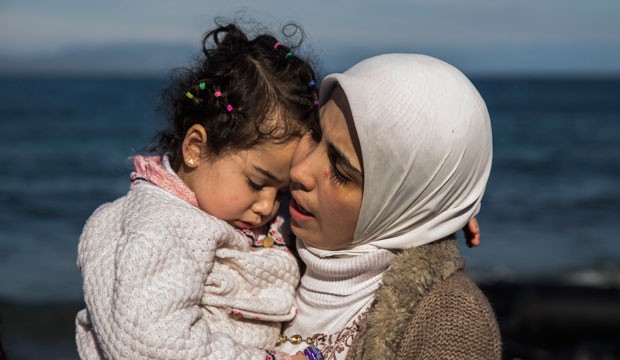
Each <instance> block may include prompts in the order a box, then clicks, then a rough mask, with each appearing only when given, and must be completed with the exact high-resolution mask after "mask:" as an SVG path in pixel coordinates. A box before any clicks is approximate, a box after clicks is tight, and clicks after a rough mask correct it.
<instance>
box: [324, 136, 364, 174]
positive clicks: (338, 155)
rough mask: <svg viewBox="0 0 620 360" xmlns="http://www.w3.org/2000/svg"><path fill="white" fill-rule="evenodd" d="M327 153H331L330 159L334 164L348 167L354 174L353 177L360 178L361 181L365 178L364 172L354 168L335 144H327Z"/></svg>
mask: <svg viewBox="0 0 620 360" xmlns="http://www.w3.org/2000/svg"><path fill="white" fill-rule="evenodd" d="M327 151H328V153H329V157H330V158H332V159H333V161H334V162H336V163H338V164H341V165H342V166H344V167H346V168H347V169H348V170H349V171H350V172H352V173H353V174H352V175H355V176H359V178H360V179H363V178H364V175H363V174H362V171H361V170H360V169H358V168H356V167H355V166H353V164H351V161H349V158H347V157H346V156H345V155H344V153H343V152H342V151H340V150H339V149H338V148H337V147H336V146H335V145H334V144H332V143H330V142H327Z"/></svg>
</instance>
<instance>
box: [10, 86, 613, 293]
mask: <svg viewBox="0 0 620 360" xmlns="http://www.w3.org/2000/svg"><path fill="white" fill-rule="evenodd" d="M473 81H474V83H475V85H476V86H477V88H478V89H479V91H480V93H481V94H482V96H483V97H484V98H485V100H486V102H487V105H488V108H489V112H490V114H491V119H492V124H493V136H494V161H493V169H492V172H491V178H490V181H489V185H488V188H487V192H486V195H485V198H484V201H483V206H482V210H481V213H480V214H479V220H480V224H481V228H482V246H481V247H479V248H477V249H473V250H470V249H464V253H465V256H466V259H467V262H468V266H469V269H470V271H471V273H472V274H473V275H474V276H478V277H479V278H481V279H489V278H493V277H503V278H504V279H510V278H511V277H516V278H519V277H527V276H563V275H565V274H568V273H571V274H575V272H579V271H581V272H579V273H580V274H582V275H581V276H582V277H584V276H587V274H590V275H589V276H590V277H591V278H592V277H594V278H595V277H596V274H595V273H596V272H597V271H599V272H600V271H603V272H604V274H607V275H608V273H609V272H610V269H611V270H613V269H616V270H617V269H618V264H620V241H618V236H619V235H620V78H615V79H608V78H492V77H481V78H475V77H474V78H473ZM165 84H166V79H165V78H163V77H162V78H103V77H99V78H98V77H92V78H86V77H74V78H66V77H58V78H54V77H44V78H21V77H4V78H0V121H1V127H0V169H2V171H0V299H8V300H13V301H26V302H45V301H74V300H79V299H81V296H82V294H81V284H80V281H81V279H80V275H79V273H78V270H77V268H76V266H75V258H76V248H77V244H78V238H79V235H80V231H81V228H82V226H83V225H84V222H85V221H86V219H87V217H88V216H89V215H90V214H91V213H92V211H93V210H94V209H95V208H96V207H97V206H98V205H100V204H102V203H104V202H107V201H111V200H114V199H115V198H117V197H119V196H122V195H123V194H124V193H125V192H126V191H127V188H128V185H129V182H128V176H129V172H130V169H131V168H130V164H129V162H128V160H127V159H128V157H129V156H131V155H133V154H136V153H137V152H140V151H141V150H142V149H143V148H144V147H145V146H146V145H147V144H148V143H149V141H151V139H152V138H153V136H154V135H155V132H156V131H157V130H159V129H161V127H162V126H163V125H164V121H163V119H162V117H161V116H160V114H158V113H156V112H155V111H154V108H155V105H156V102H157V96H158V94H159V92H160V90H161V89H162V88H163V87H164V86H165ZM601 274H602V275H604V274H603V273H601ZM617 274H620V271H618V272H617V273H616V277H613V276H612V279H611V280H613V281H616V283H617V284H620V280H618V276H619V275H617ZM602 275H600V276H602ZM594 278H592V279H594ZM614 279H615V280H614Z"/></svg>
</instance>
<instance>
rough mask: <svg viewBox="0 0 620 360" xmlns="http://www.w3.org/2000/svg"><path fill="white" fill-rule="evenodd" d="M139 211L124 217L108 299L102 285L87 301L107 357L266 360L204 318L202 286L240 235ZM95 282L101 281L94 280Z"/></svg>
mask: <svg viewBox="0 0 620 360" xmlns="http://www.w3.org/2000/svg"><path fill="white" fill-rule="evenodd" d="M170 206H171V205H170V204H168V207H162V208H157V206H155V207H154V208H153V207H149V208H148V209H145V208H139V209H136V211H135V212H133V213H132V214H134V215H135V216H133V215H131V216H127V217H126V218H125V219H123V220H122V221H123V225H122V226H123V228H124V229H125V230H123V231H122V236H121V237H120V239H119V242H118V244H117V246H116V248H115V250H114V254H113V256H114V264H113V266H112V267H113V273H109V274H107V275H108V276H111V277H112V279H111V280H110V281H109V284H110V285H111V290H110V291H109V295H110V298H109V299H107V300H106V299H104V297H105V296H100V294H97V292H96V287H91V289H93V291H91V292H90V293H87V291H86V290H88V288H86V287H85V299H86V303H87V307H88V311H89V313H90V317H91V321H92V323H93V330H94V333H95V334H96V338H97V342H98V345H99V347H100V350H101V352H102V354H103V355H104V357H105V358H108V359H179V360H181V359H231V360H232V359H261V360H262V359H265V354H266V353H265V351H264V350H260V349H252V348H244V347H243V346H241V345H239V344H238V343H236V342H235V341H234V340H233V339H232V338H230V337H229V336H227V335H225V334H222V333H214V332H212V331H211V330H210V328H209V324H208V323H207V321H206V319H205V318H204V317H203V316H202V310H201V307H200V304H201V298H202V293H203V284H204V282H205V279H206V277H207V276H208V273H209V271H210V270H211V268H212V266H213V258H214V252H215V249H216V248H218V247H219V246H220V245H221V244H223V243H226V242H228V241H233V240H234V239H233V237H235V236H237V235H236V233H235V232H234V230H232V229H228V228H227V227H226V226H223V224H220V222H218V221H216V220H214V221H207V220H208V219H205V217H202V216H198V217H197V216H196V214H197V212H195V211H180V212H179V211H178V209H177V210H176V211H175V210H171V209H170ZM95 281H96V280H95Z"/></svg>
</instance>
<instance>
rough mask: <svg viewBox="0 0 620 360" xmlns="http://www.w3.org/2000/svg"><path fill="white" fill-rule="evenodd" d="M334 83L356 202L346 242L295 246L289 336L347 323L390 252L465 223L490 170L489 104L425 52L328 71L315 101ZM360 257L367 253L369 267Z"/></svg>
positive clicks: (369, 294) (367, 300)
mask: <svg viewBox="0 0 620 360" xmlns="http://www.w3.org/2000/svg"><path fill="white" fill-rule="evenodd" d="M336 84H339V85H340V86H341V87H342V89H343V90H344V92H345V94H346V96H347V100H348V102H349V106H350V108H351V113H352V115H353V121H354V123H355V127H356V130H357V134H358V136H359V141H360V146H361V151H362V161H363V169H364V192H363V198H362V206H361V210H360V215H359V219H358V223H357V228H356V230H355V233H354V237H353V243H352V244H351V246H349V247H348V248H346V249H343V250H338V251H326V250H320V249H316V248H311V247H305V246H303V244H301V246H299V250H300V255H301V257H302V260H303V261H304V262H305V263H306V265H307V268H308V269H307V271H306V274H305V275H304V277H303V278H302V280H301V284H302V285H301V286H300V288H299V289H298V293H297V302H298V307H299V313H300V316H298V317H297V318H296V319H295V320H294V321H293V323H292V324H290V326H289V328H288V329H286V331H285V333H286V334H287V335H292V334H293V333H295V332H296V331H308V332H307V333H300V334H301V335H303V336H310V335H312V334H313V333H314V332H325V331H328V332H331V331H336V330H338V329H343V328H344V327H345V326H347V324H348V323H350V322H351V321H352V320H353V319H354V316H356V314H359V313H360V312H361V311H362V310H364V307H365V306H368V305H369V304H371V302H372V299H373V297H374V292H375V290H376V289H377V288H378V287H379V284H380V282H381V278H382V275H383V272H384V271H385V269H387V267H388V265H389V261H390V260H391V259H392V256H391V252H390V251H388V250H400V249H408V248H412V247H416V246H420V245H423V244H427V243H430V242H432V241H435V240H439V239H442V238H444V237H446V236H448V235H451V234H453V233H456V232H457V231H458V230H460V229H461V228H463V227H464V226H465V225H466V224H467V222H468V221H469V220H470V219H472V218H473V217H474V216H475V215H476V214H477V213H478V211H479V209H480V201H481V199H482V195H483V193H484V190H485V186H486V182H487V179H488V176H489V172H490V170H491V159H492V139H491V124H490V120H489V114H488V112H487V109H486V105H485V103H484V101H483V100H482V97H481V96H480V94H479V93H478V91H477V90H476V89H475V87H474V86H473V85H472V84H471V82H470V81H469V80H468V79H467V78H466V77H465V76H464V75H463V74H462V73H461V72H460V71H459V70H457V69H456V68H454V67H452V66H451V65H449V64H446V63H445V62H442V61H440V60H437V59H435V58H432V57H429V56H424V55H414V54H388V55H381V56H376V57H373V58H370V59H367V60H364V61H362V62H360V63H358V64H357V65H355V66H353V67H352V68H351V69H349V70H347V71H346V72H344V73H342V74H332V75H329V76H327V77H326V78H325V79H324V80H323V83H322V85H321V101H323V102H324V101H326V98H325V97H326V96H327V95H328V94H329V93H330V92H331V90H332V88H333V87H334V85H336ZM299 243H300V242H298V244H299ZM386 249H387V250H386ZM360 259H373V261H372V264H373V266H372V269H371V268H370V267H369V266H367V265H368V262H367V261H366V262H365V261H358V260H360ZM353 264H355V265H353ZM344 268H347V269H349V271H348V276H345V277H334V276H330V277H328V276H325V275H321V269H344ZM359 289H364V291H362V290H359ZM328 298H331V299H332V300H333V301H332V302H327V301H325V299H328ZM336 302H337V303H338V305H335V303H336ZM345 304H347V305H346V306H345Z"/></svg>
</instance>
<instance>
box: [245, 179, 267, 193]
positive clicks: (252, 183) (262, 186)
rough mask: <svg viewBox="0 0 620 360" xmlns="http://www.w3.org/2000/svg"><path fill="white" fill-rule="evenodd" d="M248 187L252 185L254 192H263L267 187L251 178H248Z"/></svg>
mask: <svg viewBox="0 0 620 360" xmlns="http://www.w3.org/2000/svg"><path fill="white" fill-rule="evenodd" d="M248 185H250V188H251V189H252V191H261V190H263V188H264V187H265V185H261V184H257V183H255V182H254V181H252V179H250V178H248Z"/></svg>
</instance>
